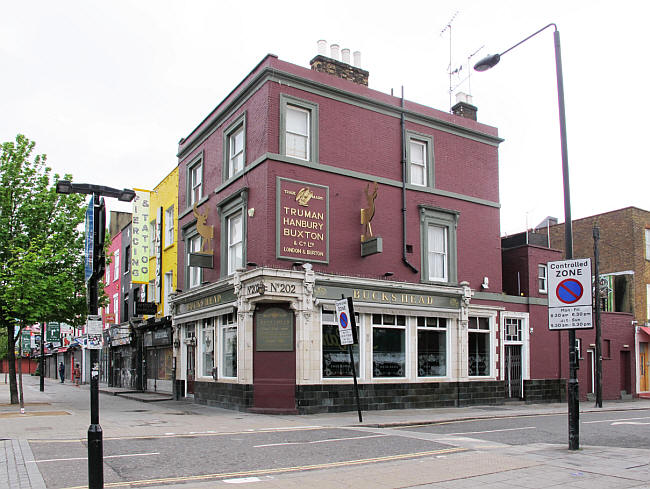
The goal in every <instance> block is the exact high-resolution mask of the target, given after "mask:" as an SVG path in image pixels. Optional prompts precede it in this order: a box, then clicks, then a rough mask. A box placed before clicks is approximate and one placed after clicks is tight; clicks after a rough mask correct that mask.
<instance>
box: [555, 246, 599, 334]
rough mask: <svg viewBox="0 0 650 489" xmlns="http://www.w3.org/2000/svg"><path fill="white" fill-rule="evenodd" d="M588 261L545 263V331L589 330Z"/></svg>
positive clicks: (583, 259)
mask: <svg viewBox="0 0 650 489" xmlns="http://www.w3.org/2000/svg"><path fill="white" fill-rule="evenodd" d="M591 328H593V321H592V299H591V259H590V258H581V259H577V260H563V261H552V262H549V263H548V329H550V330H563V329H591Z"/></svg>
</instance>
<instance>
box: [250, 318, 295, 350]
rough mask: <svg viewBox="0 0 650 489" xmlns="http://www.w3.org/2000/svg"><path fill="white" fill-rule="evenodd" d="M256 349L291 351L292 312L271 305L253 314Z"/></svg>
mask: <svg viewBox="0 0 650 489" xmlns="http://www.w3.org/2000/svg"><path fill="white" fill-rule="evenodd" d="M255 349H256V350H257V351H293V313H292V312H291V311H287V310H286V309H281V308H279V307H272V308H270V309H266V310H264V311H261V312H258V313H256V314H255Z"/></svg>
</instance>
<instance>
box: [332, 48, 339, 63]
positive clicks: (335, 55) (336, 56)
mask: <svg viewBox="0 0 650 489" xmlns="http://www.w3.org/2000/svg"><path fill="white" fill-rule="evenodd" d="M330 50H331V52H332V55H331V56H330V57H331V58H332V59H335V60H336V61H338V60H339V45H338V44H332V45H331V46H330Z"/></svg>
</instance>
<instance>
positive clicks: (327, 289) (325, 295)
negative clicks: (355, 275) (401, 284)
mask: <svg viewBox="0 0 650 489" xmlns="http://www.w3.org/2000/svg"><path fill="white" fill-rule="evenodd" d="M314 295H315V296H316V297H318V298H319V299H339V298H340V297H341V295H344V296H346V297H347V296H350V297H352V299H353V300H355V301H359V302H370V303H375V304H393V305H403V306H424V307H441V308H445V309H458V308H459V307H460V301H459V299H458V298H457V297H448V296H443V295H427V294H416V293H409V292H407V291H400V292H392V291H386V290H372V289H360V288H351V287H336V286H325V285H317V286H316V287H315V288H314Z"/></svg>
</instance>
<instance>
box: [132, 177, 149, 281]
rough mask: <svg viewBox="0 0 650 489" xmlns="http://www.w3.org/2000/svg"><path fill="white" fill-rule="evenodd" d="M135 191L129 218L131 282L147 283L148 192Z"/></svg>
mask: <svg viewBox="0 0 650 489" xmlns="http://www.w3.org/2000/svg"><path fill="white" fill-rule="evenodd" d="M134 190H135V198H134V199H133V215H132V217H131V256H130V257H126V259H129V258H130V259H131V282H133V283H134V284H148V283H149V256H150V254H151V251H152V250H150V249H149V240H150V236H149V199H150V197H151V196H150V192H149V191H148V190H140V189H134Z"/></svg>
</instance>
